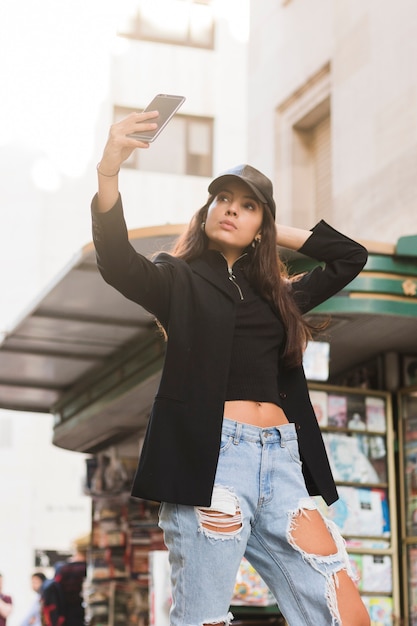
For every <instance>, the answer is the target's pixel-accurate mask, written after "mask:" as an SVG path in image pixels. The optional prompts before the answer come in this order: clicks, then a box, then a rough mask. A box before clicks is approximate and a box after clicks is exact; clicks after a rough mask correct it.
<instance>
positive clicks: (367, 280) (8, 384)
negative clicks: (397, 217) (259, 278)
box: [0, 225, 417, 452]
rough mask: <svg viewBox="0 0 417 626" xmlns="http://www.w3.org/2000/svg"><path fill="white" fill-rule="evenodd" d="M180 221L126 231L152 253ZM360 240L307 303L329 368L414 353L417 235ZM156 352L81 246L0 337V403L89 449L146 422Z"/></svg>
mask: <svg viewBox="0 0 417 626" xmlns="http://www.w3.org/2000/svg"><path fill="white" fill-rule="evenodd" d="M182 229H183V226H178V225H171V226H161V227H154V228H144V229H138V230H134V231H131V232H130V239H131V241H132V243H133V245H134V247H135V248H136V249H137V250H138V251H140V252H141V253H143V254H145V255H148V256H150V255H152V254H153V253H155V252H157V251H159V250H164V249H168V248H169V247H170V244H171V243H172V239H173V237H175V236H176V235H177V234H178V233H180V232H181V230H182ZM400 244H401V245H400ZM366 245H367V247H368V249H369V250H370V251H371V254H370V258H369V261H368V263H367V265H366V267H365V269H364V271H363V272H362V273H361V275H360V276H359V277H358V278H356V279H355V280H354V281H353V282H352V283H351V284H350V285H348V287H347V288H346V289H344V290H343V291H342V292H341V293H340V294H338V295H337V296H335V297H333V298H331V299H330V300H329V301H327V302H326V303H325V304H324V305H321V306H320V307H318V308H317V309H316V310H315V311H314V315H316V316H317V315H323V316H327V315H328V314H330V315H331V323H330V325H329V327H328V329H327V330H326V336H325V339H329V340H331V353H330V358H331V360H330V373H331V375H333V376H334V375H335V374H339V373H341V372H343V371H347V370H349V369H351V368H353V367H355V366H358V365H360V364H361V363H365V362H366V361H367V360H369V359H371V358H373V357H374V356H375V355H378V354H383V353H388V352H396V353H401V354H411V355H412V354H416V353H417V237H411V238H403V239H402V240H400V241H399V242H398V244H397V247H394V246H387V245H385V244H383V245H381V244H375V243H372V242H366ZM414 252H415V254H414ZM288 260H289V262H290V263H291V264H292V265H294V266H295V267H299V268H300V270H301V269H307V267H308V264H309V261H308V260H307V259H306V258H305V257H302V256H301V255H297V254H291V255H290V257H289V258H288ZM163 351H164V346H163V340H162V338H161V336H160V334H159V333H158V330H157V329H156V326H155V324H154V321H153V319H152V318H151V316H150V315H149V314H148V313H146V312H145V311H144V310H142V309H141V308H140V307H138V306H137V305H136V304H134V303H132V302H130V301H128V300H127V299H125V298H123V297H122V296H120V294H118V293H117V292H116V291H115V290H114V289H113V288H111V287H110V286H108V285H107V284H106V283H105V282H104V280H103V279H102V278H101V276H100V274H99V273H98V270H97V267H96V263H95V254H94V249H93V246H92V244H88V245H87V246H85V247H84V248H83V249H82V250H81V251H80V253H79V254H78V255H77V256H76V257H75V258H74V259H73V261H72V262H71V264H70V265H69V266H68V267H67V268H66V269H65V270H64V272H63V273H62V274H61V275H60V276H59V277H58V278H57V279H56V281H55V282H54V284H52V285H51V286H50V287H49V288H48V289H47V290H46V292H45V293H44V294H42V295H41V296H40V297H39V298H38V300H37V302H35V303H34V304H33V305H32V307H31V308H30V310H29V312H27V313H26V314H25V315H23V316H22V318H21V320H20V321H19V322H18V323H17V324H16V325H15V327H14V328H13V329H12V330H11V332H10V333H8V334H7V336H6V337H5V338H4V340H3V342H2V343H1V344H0V408H5V409H13V410H16V411H29V412H35V413H36V412H41V413H53V414H54V418H55V426H54V442H55V443H56V444H57V445H59V446H62V447H65V448H69V449H72V450H78V451H83V452H94V451H97V450H99V449H101V448H102V447H104V446H108V445H109V444H111V443H112V442H117V441H119V440H120V439H123V438H127V437H129V435H130V434H131V433H134V432H137V431H138V428H139V427H140V425H141V424H144V423H145V422H146V419H147V415H148V412H149V408H150V406H151V402H152V398H153V395H154V393H155V391H156V386H157V384H158V380H159V373H160V368H161V365H162V359H163ZM180 366H181V365H180V364H179V367H180Z"/></svg>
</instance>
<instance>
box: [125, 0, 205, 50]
mask: <svg viewBox="0 0 417 626" xmlns="http://www.w3.org/2000/svg"><path fill="white" fill-rule="evenodd" d="M119 34H120V35H121V36H122V37H129V38H132V39H140V40H145V41H157V42H160V43H170V44H175V45H179V46H193V47H197V48H209V49H212V48H213V47H214V15H213V8H212V6H211V0H140V1H139V3H138V6H137V8H136V9H135V13H133V14H131V15H130V16H128V17H127V18H126V20H125V23H124V24H123V25H121V27H120V28H119Z"/></svg>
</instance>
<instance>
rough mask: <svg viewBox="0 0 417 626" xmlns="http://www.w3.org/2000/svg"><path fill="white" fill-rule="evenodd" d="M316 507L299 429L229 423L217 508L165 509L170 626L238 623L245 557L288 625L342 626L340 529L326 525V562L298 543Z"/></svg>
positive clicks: (218, 480) (219, 473)
mask: <svg viewBox="0 0 417 626" xmlns="http://www.w3.org/2000/svg"><path fill="white" fill-rule="evenodd" d="M316 509H317V507H316V504H315V502H314V500H313V499H312V498H310V496H309V495H308V492H307V490H306V486H305V482H304V478H303V475H302V471H301V462H300V457H299V452H298V442H297V434H296V429H295V426H294V424H284V425H282V426H277V427H268V428H258V427H256V426H252V425H248V424H241V423H239V422H233V421H230V420H227V419H224V421H223V429H222V440H221V448H220V455H219V463H218V467H217V473H216V479H215V486H214V490H213V496H212V502H211V507H210V508H203V507H193V506H185V505H176V504H168V503H163V504H162V505H161V509H160V521H159V524H160V526H161V528H162V529H163V531H164V537H165V543H166V545H167V548H168V550H169V558H170V564H171V584H172V596H173V603H172V607H171V615H170V623H171V626H201V625H202V624H217V623H224V624H230V623H231V620H232V617H233V616H232V615H231V613H230V612H229V605H230V600H231V597H232V595H233V589H234V584H235V580H236V574H237V571H238V568H239V564H240V561H241V559H242V557H243V556H245V557H246V558H247V559H248V561H249V562H250V563H251V564H252V565H253V567H254V568H255V569H256V570H257V572H258V573H259V574H260V576H261V577H262V578H263V580H264V581H265V582H266V584H267V585H268V587H269V589H270V590H271V592H272V593H273V595H274V597H275V598H276V600H277V603H278V606H279V607H280V610H281V611H282V613H283V615H284V616H285V619H286V621H287V623H288V625H289V626H318V625H320V626H339V624H340V616H339V613H338V608H337V602H336V584H337V583H336V576H335V574H336V572H338V571H340V570H342V569H345V570H347V571H348V573H349V574H350V569H349V562H348V558H347V554H346V550H345V547H344V542H343V539H342V537H341V536H340V534H339V531H338V530H337V528H336V527H335V526H334V524H333V523H332V522H330V521H326V522H325V524H326V526H327V529H328V532H329V533H330V535H331V538H332V540H333V542H334V544H335V545H336V549H337V551H336V553H334V554H333V553H330V554H329V555H326V556H319V555H317V554H310V553H308V552H307V551H306V550H303V549H302V548H301V547H299V545H298V544H297V541H296V540H295V539H294V536H293V535H294V531H295V528H296V526H297V524H298V523H299V522H300V519H302V518H303V516H304V518H307V519H308V515H309V512H311V511H313V510H314V511H315V510H316ZM306 532H308V530H307V531H306ZM325 532H326V533H327V531H326V530H325Z"/></svg>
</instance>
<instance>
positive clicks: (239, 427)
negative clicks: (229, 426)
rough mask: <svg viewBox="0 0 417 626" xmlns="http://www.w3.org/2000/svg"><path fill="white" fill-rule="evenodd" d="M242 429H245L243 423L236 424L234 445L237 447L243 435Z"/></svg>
mask: <svg viewBox="0 0 417 626" xmlns="http://www.w3.org/2000/svg"><path fill="white" fill-rule="evenodd" d="M242 428H243V425H242V424H241V422H236V430H235V436H234V437H233V443H234V444H235V446H237V445H238V443H239V441H240V437H241V435H242Z"/></svg>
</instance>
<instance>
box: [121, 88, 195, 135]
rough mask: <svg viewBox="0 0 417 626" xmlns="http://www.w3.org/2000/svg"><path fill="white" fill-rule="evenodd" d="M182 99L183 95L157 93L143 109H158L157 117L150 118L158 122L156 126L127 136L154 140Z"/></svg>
mask: <svg viewBox="0 0 417 626" xmlns="http://www.w3.org/2000/svg"><path fill="white" fill-rule="evenodd" d="M184 100H185V98H184V96H173V95H170V94H166V93H160V94H158V95H157V96H155V98H154V99H153V100H152V101H151V102H150V103H149V104H148V106H147V107H146V108H145V109H144V112H145V111H159V117H157V118H155V119H153V120H152V122H156V123H157V124H158V128H156V129H155V130H150V131H146V132H144V133H132V134H131V135H128V136H129V137H133V138H134V139H141V140H142V141H149V142H151V141H154V140H155V139H156V138H157V137H158V135H159V134H160V133H161V131H162V130H163V129H164V128H165V126H166V125H167V124H168V122H169V120H170V119H171V118H172V116H173V115H174V113H176V112H177V111H178V109H179V108H180V106H181V105H182V103H183V102H184Z"/></svg>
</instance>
